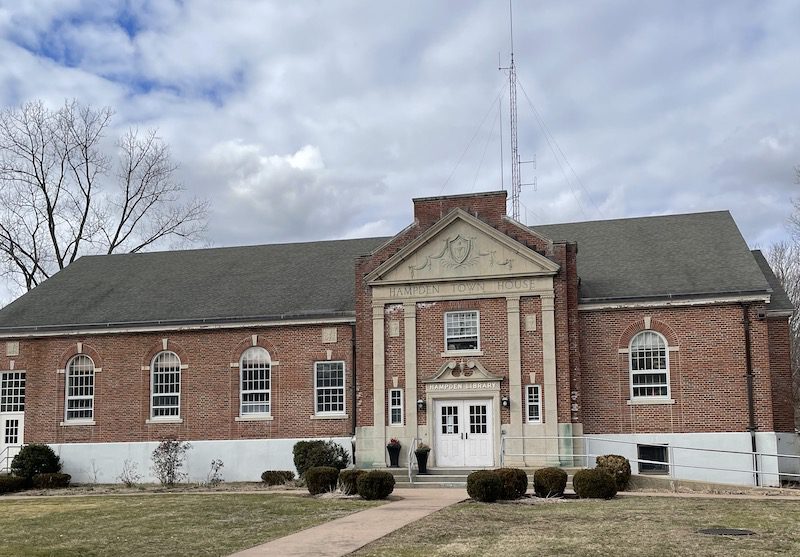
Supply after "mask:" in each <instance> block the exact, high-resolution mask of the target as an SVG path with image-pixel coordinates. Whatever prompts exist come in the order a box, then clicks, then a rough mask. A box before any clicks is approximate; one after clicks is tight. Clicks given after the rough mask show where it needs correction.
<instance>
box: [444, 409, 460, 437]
mask: <svg viewBox="0 0 800 557" xmlns="http://www.w3.org/2000/svg"><path fill="white" fill-rule="evenodd" d="M442 433H443V434H445V435H447V434H450V435H458V406H442Z"/></svg>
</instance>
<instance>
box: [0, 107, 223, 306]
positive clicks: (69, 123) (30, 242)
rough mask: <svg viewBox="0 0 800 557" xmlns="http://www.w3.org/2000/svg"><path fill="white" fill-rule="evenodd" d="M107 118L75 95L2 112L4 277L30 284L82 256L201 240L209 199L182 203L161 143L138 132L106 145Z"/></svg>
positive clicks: (0, 240)
mask: <svg viewBox="0 0 800 557" xmlns="http://www.w3.org/2000/svg"><path fill="white" fill-rule="evenodd" d="M112 117H113V111H112V110H111V109H110V108H108V107H103V108H94V107H92V106H87V105H82V104H80V103H79V102H78V101H75V100H72V101H67V102H65V103H64V105H63V106H62V107H61V108H60V109H58V110H52V109H49V108H48V107H46V106H45V104H44V103H43V102H42V101H38V100H37V101H32V102H28V103H26V104H23V105H22V106H20V107H18V108H7V109H4V110H2V111H0V202H2V203H3V206H2V207H0V274H2V275H3V276H5V277H7V278H8V279H10V280H12V281H13V282H14V283H16V284H18V285H20V286H21V287H24V288H25V289H28V290H29V289H31V288H33V287H34V286H36V285H37V284H39V283H41V282H42V281H43V280H44V279H46V278H47V277H49V276H50V275H52V274H53V273H54V272H55V271H57V270H59V269H63V268H64V267H65V266H67V265H69V264H70V263H72V262H73V261H75V259H77V258H78V257H80V256H81V255H83V254H87V253H98V252H100V253H116V252H120V251H140V250H144V249H147V248H151V247H157V245H159V243H161V242H162V240H166V239H168V238H178V239H181V240H182V241H187V242H191V241H195V240H197V239H199V237H200V235H201V234H202V232H203V231H204V230H205V223H206V215H207V208H208V205H207V203H206V202H205V201H202V200H188V201H187V200H186V199H184V190H183V187H182V186H180V185H179V184H178V183H177V182H175V180H174V177H173V175H174V173H175V170H176V169H177V165H176V164H175V163H174V162H173V161H172V159H171V155H170V152H169V148H168V147H167V145H166V144H164V142H163V141H161V140H160V139H159V138H158V137H157V135H156V132H155V131H147V132H145V133H142V134H140V133H139V131H138V130H137V129H135V128H134V129H131V130H130V131H128V132H127V133H126V134H125V135H123V137H122V138H121V139H120V140H119V141H118V143H117V146H118V152H116V153H115V152H113V150H112V151H108V150H107V149H106V144H105V141H104V134H105V132H106V131H107V130H108V129H109V126H110V122H111V118H112ZM112 169H118V171H117V172H111V170H112Z"/></svg>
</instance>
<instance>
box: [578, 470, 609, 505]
mask: <svg viewBox="0 0 800 557" xmlns="http://www.w3.org/2000/svg"><path fill="white" fill-rule="evenodd" d="M572 487H573V489H574V490H575V493H576V494H577V496H578V497H580V498H581V499H611V498H613V497H614V496H615V495H616V494H617V484H616V482H615V481H614V478H613V477H612V476H611V474H609V473H608V472H606V471H605V470H603V469H602V468H592V469H591V470H578V471H577V472H575V475H574V476H573V477H572Z"/></svg>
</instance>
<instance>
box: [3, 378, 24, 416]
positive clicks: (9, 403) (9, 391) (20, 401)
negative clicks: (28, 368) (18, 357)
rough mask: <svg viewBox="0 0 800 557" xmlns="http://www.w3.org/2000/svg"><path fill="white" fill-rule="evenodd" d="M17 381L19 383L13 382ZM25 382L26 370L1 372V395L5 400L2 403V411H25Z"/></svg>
mask: <svg viewBox="0 0 800 557" xmlns="http://www.w3.org/2000/svg"><path fill="white" fill-rule="evenodd" d="M16 382H19V384H18V385H12V384H11V383H16ZM25 382H26V374H25V370H21V369H20V370H13V371H2V372H0V396H2V398H3V402H4V404H2V405H0V412H4V413H5V412H8V413H13V412H25Z"/></svg>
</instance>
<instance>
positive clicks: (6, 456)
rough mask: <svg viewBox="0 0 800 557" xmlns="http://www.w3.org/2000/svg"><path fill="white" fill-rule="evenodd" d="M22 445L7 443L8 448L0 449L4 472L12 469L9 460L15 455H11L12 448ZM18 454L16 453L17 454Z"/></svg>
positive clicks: (1, 465) (0, 468) (1, 466)
mask: <svg viewBox="0 0 800 557" xmlns="http://www.w3.org/2000/svg"><path fill="white" fill-rule="evenodd" d="M21 447H22V445H6V448H5V449H3V450H2V451H0V470H1V471H4V472H8V471H10V470H11V467H10V466H9V464H8V461H9V460H11V459H13V458H14V457H13V456H11V454H10V453H11V449H19V448H21ZM15 456H16V455H15Z"/></svg>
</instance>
